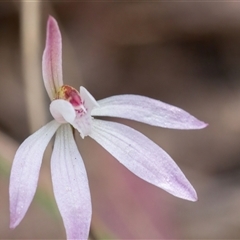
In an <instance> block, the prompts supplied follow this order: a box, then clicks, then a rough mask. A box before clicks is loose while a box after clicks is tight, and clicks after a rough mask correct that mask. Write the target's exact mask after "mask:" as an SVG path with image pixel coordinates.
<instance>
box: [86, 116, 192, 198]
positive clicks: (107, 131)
mask: <svg viewBox="0 0 240 240" xmlns="http://www.w3.org/2000/svg"><path fill="white" fill-rule="evenodd" d="M89 136H90V137H92V138H93V139H94V140H95V141H97V142H98V143H99V144H100V145H101V146H102V147H104V148H105V149H106V150H107V151H108V152H109V153H111V154H112V155H113V156H114V157H115V158H116V159H117V160H118V161H119V162H120V163H122V164H123V165H124V166H125V167H127V168H128V169H129V170H130V171H132V172H133V173H134V174H136V175H137V176H138V177H140V178H142V179H143V180H145V181H147V182H149V183H152V184H153V185H156V186H158V187H160V188H162V189H164V190H165V191H167V192H169V193H171V194H172V195H174V196H176V197H179V198H183V199H186V200H190V201H196V200H197V194H196V191H195V190H194V188H193V187H192V185H191V184H190V182H189V181H188V180H187V178H186V177H185V175H184V174H183V173H182V171H181V170H180V168H179V167H178V166H177V164H176V163H175V162H174V161H173V159H172V158H171V157H170V156H169V155H168V154H167V153H166V152H165V151H164V150H163V149H161V148H160V147H159V146H158V145H156V144H155V143H154V142H152V141H151V140H150V139H148V138H147V137H145V136H144V135H143V134H141V133H140V132H137V131H136V130H134V129H132V128H130V127H127V126H125V125H122V124H119V123H115V122H108V121H103V120H96V119H94V120H93V128H92V132H91V134H90V135H89Z"/></svg>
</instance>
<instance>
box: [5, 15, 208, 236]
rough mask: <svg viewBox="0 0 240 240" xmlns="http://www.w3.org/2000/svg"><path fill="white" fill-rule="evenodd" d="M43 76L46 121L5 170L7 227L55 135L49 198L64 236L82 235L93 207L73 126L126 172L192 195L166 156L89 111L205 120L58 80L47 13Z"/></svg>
mask: <svg viewBox="0 0 240 240" xmlns="http://www.w3.org/2000/svg"><path fill="white" fill-rule="evenodd" d="M42 65H43V80H44V84H45V87H46V90H47V93H48V95H49V97H50V99H51V104H50V112H51V114H52V116H53V118H54V120H52V121H51V122H49V123H48V124H46V125H45V126H43V127H42V128H40V129H39V130H38V131H37V132H35V133H34V134H32V135H31V136H29V137H28V138H27V139H26V140H25V141H24V142H23V143H22V144H21V146H20V147H19V149H18V150H17V152H16V155H15V157H14V161H13V165H12V170H11V176H10V189H9V192H10V227H11V228H15V227H16V226H17V225H18V224H19V223H20V222H21V220H22V219H23V217H24V216H25V214H26V212H27V210H28V208H29V205H30V203H31V202H32V199H33V197H34V194H35V192H36V188H37V182H38V177H39V171H40V167H41V163H42V158H43V153H44V151H45V149H46V146H47V145H48V143H49V141H50V140H51V138H52V137H53V135H54V134H55V133H56V137H55V142H54V148H53V152H52V157H51V175H52V182H53V190H54V195H55V198H56V202H57V205H58V208H59V211H60V213H61V216H62V218H63V222H64V226H65V229H66V235H67V238H68V239H87V238H88V234H89V228H90V222H91V215H92V208H91V197H90V190H89V185H88V178H87V173H86V170H85V167H84V163H83V160H82V158H81V155H80V153H79V151H78V148H77V146H76V143H75V140H74V137H73V131H72V127H73V128H75V129H76V130H77V131H78V132H79V133H80V135H81V137H82V138H84V137H86V136H90V137H91V138H93V139H94V140H95V141H97V142H98V143H99V144H100V145H101V146H102V147H103V148H105V149H106V150H107V151H108V152H109V153H110V154H112V156H114V157H115V158H116V159H117V160H118V161H119V162H120V163H122V164H123V165H124V166H125V167H126V168H128V169H129V170H130V171H131V172H133V173H134V174H136V175H137V176H138V177H140V178H142V179H144V180H145V181H147V182H149V183H151V184H153V185H155V186H157V187H160V188H162V189H164V190H165V191H167V192H169V193H171V194H172V195H174V196H176V197H179V198H183V199H187V200H190V201H196V200H197V194H196V192H195V190H194V188H193V187H192V185H191V184H190V183H189V181H188V180H187V178H186V177H185V175H184V174H183V173H182V171H181V170H180V169H179V167H178V166H177V165H176V163H175V162H174V161H173V160H172V158H171V157H170V156H169V155H168V154H167V153H166V152H165V151H164V150H163V149H161V148H160V147H159V146H157V145H156V144H155V143H154V142H152V141H151V140H150V139H148V138H147V137H145V136H144V135H143V134H141V133H139V132H137V131H136V130H134V129H132V128H130V127H128V126H125V125H123V124H120V123H116V122H110V121H105V120H99V119H96V118H94V117H95V116H109V117H118V118H126V119H131V120H135V121H139V122H143V123H147V124H150V125H153V126H158V127H164V128H173V129H201V128H204V127H206V126H207V124H205V123H204V122H201V121H199V120H197V119H196V118H195V117H193V116H191V115H190V114H189V113H187V112H185V111H184V110H182V109H179V108H177V107H174V106H171V105H169V104H166V103H163V102H160V101H158V100H154V99H151V98H148V97H143V96H138V95H119V96H112V97H108V98H105V99H102V100H100V101H96V100H95V99H94V97H93V96H92V95H91V94H90V93H89V92H88V91H87V90H86V89H85V88H84V87H80V91H79V92H78V91H77V90H76V89H74V88H72V87H70V86H68V85H64V84H63V80H62V40H61V33H60V30H59V28H58V24H57V22H56V20H55V19H54V18H53V17H51V16H50V17H49V19H48V23H47V38H46V47H45V50H44V53H43V62H42Z"/></svg>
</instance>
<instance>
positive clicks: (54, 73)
mask: <svg viewBox="0 0 240 240" xmlns="http://www.w3.org/2000/svg"><path fill="white" fill-rule="evenodd" d="M42 71H43V80H44V85H45V88H46V90H47V93H48V95H49V97H50V99H51V100H53V99H54V97H55V93H56V91H57V90H58V89H59V87H61V86H62V85H63V80H62V37H61V33H60V30H59V27H58V24H57V21H56V20H55V19H54V18H53V17H51V16H49V18H48V23H47V37H46V46H45V50H44V52H43V59H42Z"/></svg>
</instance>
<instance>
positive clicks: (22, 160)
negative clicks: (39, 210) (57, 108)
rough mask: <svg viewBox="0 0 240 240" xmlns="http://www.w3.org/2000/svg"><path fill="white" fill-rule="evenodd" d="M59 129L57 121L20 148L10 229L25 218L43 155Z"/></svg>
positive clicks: (11, 189) (13, 177) (13, 173)
mask: <svg viewBox="0 0 240 240" xmlns="http://www.w3.org/2000/svg"><path fill="white" fill-rule="evenodd" d="M58 127H59V123H57V122H56V121H55V120H53V121H51V122H50V123H48V124H46V125H45V126H43V127H42V128H40V129H39V130H38V131H37V132H35V133H34V134H32V135H31V136H30V137H28V138H27V139H26V140H25V141H24V142H23V143H22V144H21V145H20V147H19V148H18V150H17V152H16V155H15V157H14V160H13V165H12V170H11V176H10V187H9V195H10V227H11V228H15V227H16V226H17V225H18V224H19V223H20V221H21V220H22V219H23V217H24V216H25V214H26V212H27V210H28V207H29V205H30V203H31V202H32V199H33V197H34V194H35V192H36V188H37V181H38V176H39V171H40V167H41V163H42V158H43V153H44V151H45V149H46V146H47V144H48V143H49V141H50V139H51V138H52V136H53V134H54V133H55V132H56V130H57V128H58Z"/></svg>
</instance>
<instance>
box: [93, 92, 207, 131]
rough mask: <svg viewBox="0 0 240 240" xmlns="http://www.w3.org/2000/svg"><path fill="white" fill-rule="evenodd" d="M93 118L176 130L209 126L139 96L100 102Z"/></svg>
mask: <svg viewBox="0 0 240 240" xmlns="http://www.w3.org/2000/svg"><path fill="white" fill-rule="evenodd" d="M98 103H99V105H100V107H99V108H94V109H93V110H92V116H109V117H119V118H126V119H131V120H135V121H139V122H143V123H147V124H150V125H153V126H158V127H165V128H174V129H200V128H204V127H206V126H207V124H206V123H204V122H201V121H199V120H198V119H196V118H195V117H193V116H192V115H190V114H189V113H187V112H186V111H184V110H182V109H180V108H178V107H174V106H172V105H169V104H167V103H164V102H161V101H158V100H155V99H151V98H148V97H143V96H139V95H118V96H112V97H109V98H105V99H102V100H100V101H98Z"/></svg>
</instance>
